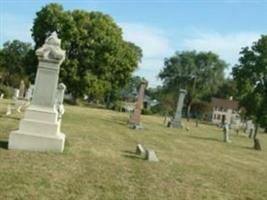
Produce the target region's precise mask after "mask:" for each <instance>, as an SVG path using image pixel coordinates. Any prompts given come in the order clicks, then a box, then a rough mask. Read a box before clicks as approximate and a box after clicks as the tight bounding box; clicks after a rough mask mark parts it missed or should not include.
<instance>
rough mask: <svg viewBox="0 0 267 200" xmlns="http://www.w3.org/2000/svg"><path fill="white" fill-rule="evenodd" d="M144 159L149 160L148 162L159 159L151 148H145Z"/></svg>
mask: <svg viewBox="0 0 267 200" xmlns="http://www.w3.org/2000/svg"><path fill="white" fill-rule="evenodd" d="M146 160H148V161H150V162H158V161H159V159H158V157H157V155H156V153H155V151H153V150H149V149H147V150H146Z"/></svg>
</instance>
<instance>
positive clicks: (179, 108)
mask: <svg viewBox="0 0 267 200" xmlns="http://www.w3.org/2000/svg"><path fill="white" fill-rule="evenodd" d="M186 93H187V92H186V90H184V89H180V92H179V99H178V103H177V109H176V113H175V116H174V118H173V120H172V122H171V127H173V128H182V123H181V121H182V111H183V105H184V98H185V95H186Z"/></svg>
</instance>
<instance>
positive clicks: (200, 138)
mask: <svg viewBox="0 0 267 200" xmlns="http://www.w3.org/2000/svg"><path fill="white" fill-rule="evenodd" d="M187 137H190V138H194V139H198V140H208V141H216V142H221V141H222V140H220V139H218V138H207V137H199V136H194V135H188V136H187Z"/></svg>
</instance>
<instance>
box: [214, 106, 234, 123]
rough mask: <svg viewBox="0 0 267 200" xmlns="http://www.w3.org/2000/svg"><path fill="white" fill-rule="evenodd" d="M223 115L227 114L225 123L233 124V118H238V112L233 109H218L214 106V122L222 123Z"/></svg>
mask: <svg viewBox="0 0 267 200" xmlns="http://www.w3.org/2000/svg"><path fill="white" fill-rule="evenodd" d="M223 116H225V123H228V124H231V122H232V119H233V118H236V117H237V116H236V113H235V112H233V110H232V109H223V108H221V109H218V108H213V112H212V123H214V124H221V123H222V119H223Z"/></svg>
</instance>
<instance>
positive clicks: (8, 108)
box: [6, 105, 12, 116]
mask: <svg viewBox="0 0 267 200" xmlns="http://www.w3.org/2000/svg"><path fill="white" fill-rule="evenodd" d="M11 114H12V110H11V105H8V106H7V111H6V115H7V116H8V115H11Z"/></svg>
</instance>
